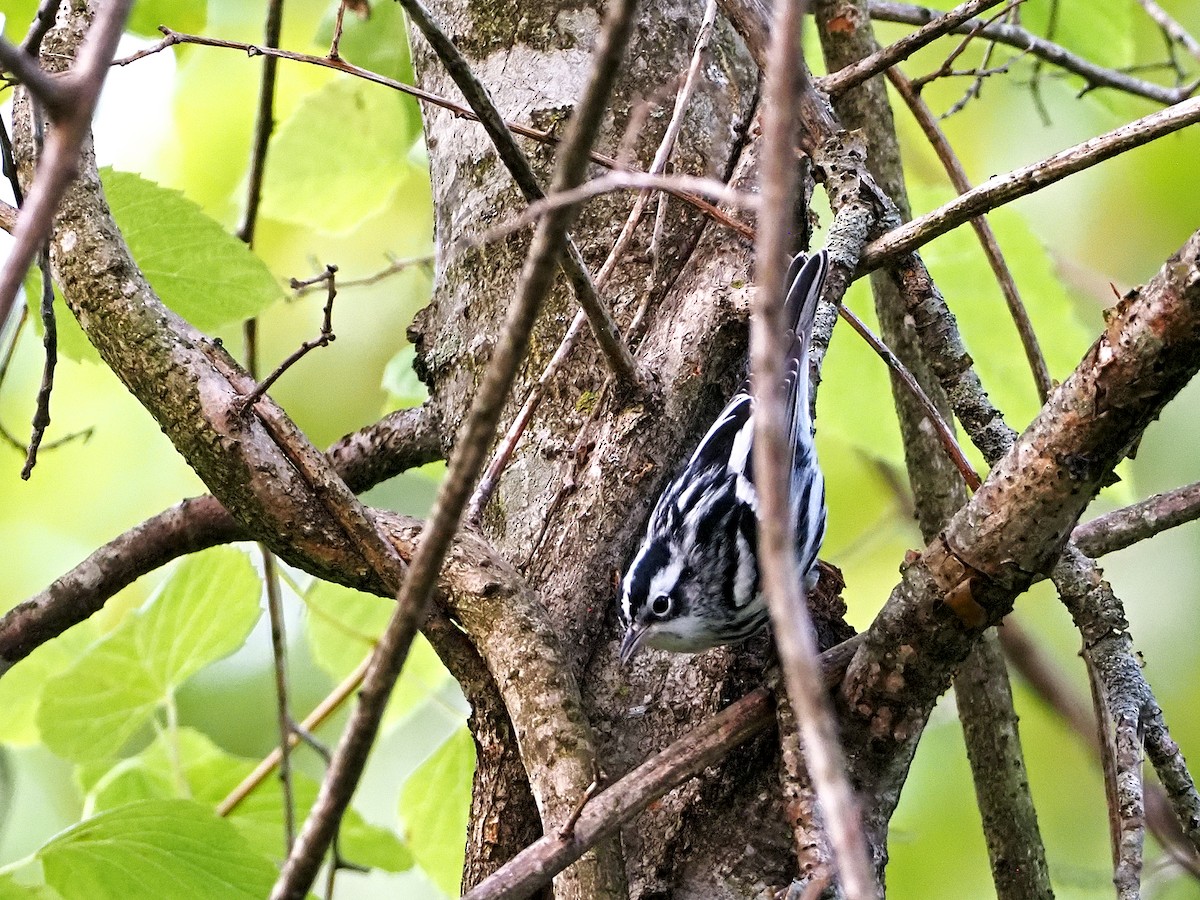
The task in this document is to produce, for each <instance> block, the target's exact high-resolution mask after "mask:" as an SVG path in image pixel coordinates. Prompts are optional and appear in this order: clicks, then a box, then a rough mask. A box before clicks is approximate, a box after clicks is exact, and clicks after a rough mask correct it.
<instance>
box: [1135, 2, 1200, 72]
mask: <svg viewBox="0 0 1200 900" xmlns="http://www.w3.org/2000/svg"><path fill="white" fill-rule="evenodd" d="M1138 3H1140V4H1141V5H1142V9H1144V10H1145V11H1146V15H1148V16H1149V17H1150V18H1151V19H1153V20H1154V22H1155V24H1157V25H1158V27H1159V28H1161V29H1162V32H1163V34H1165V35H1166V36H1167V40H1169V41H1174V42H1175V43H1176V44H1178V45H1179V46H1180V47H1182V48H1183V49H1184V50H1186V51H1187V52H1188V53H1190V54H1191V55H1192V56H1194V57H1195V58H1196V59H1197V60H1200V41H1198V40H1196V38H1195V37H1193V36H1192V34H1191V32H1189V31H1188V30H1187V29H1186V28H1184V27H1183V26H1182V25H1180V24H1179V22H1177V21H1176V20H1175V19H1174V18H1173V17H1172V16H1171V14H1170V13H1168V12H1167V11H1166V10H1165V9H1163V8H1162V7H1161V6H1159V5H1158V4H1157V3H1155V2H1154V0H1138Z"/></svg>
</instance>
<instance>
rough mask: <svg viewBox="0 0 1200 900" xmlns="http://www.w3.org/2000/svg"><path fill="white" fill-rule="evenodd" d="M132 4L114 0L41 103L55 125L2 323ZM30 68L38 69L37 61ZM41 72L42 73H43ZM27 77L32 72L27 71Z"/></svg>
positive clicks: (5, 279) (3, 274)
mask: <svg viewBox="0 0 1200 900" xmlns="http://www.w3.org/2000/svg"><path fill="white" fill-rule="evenodd" d="M132 5H133V0H112V2H110V3H106V4H104V5H103V6H102V7H101V8H100V9H99V11H98V12H97V14H96V20H95V22H94V23H93V24H92V28H91V29H90V33H89V35H88V37H87V39H86V40H85V41H84V43H83V46H81V47H80V48H79V53H78V56H77V57H76V58H75V64H74V66H73V68H72V69H71V71H70V72H68V73H67V74H65V75H60V76H58V77H57V78H56V79H55V81H54V84H55V87H54V88H53V90H51V91H50V93H49V94H43V95H42V96H41V98H40V99H41V101H42V103H43V105H44V107H45V109H46V112H47V113H49V115H50V117H51V120H52V121H53V122H54V124H55V127H54V129H53V130H52V131H51V132H50V133H49V135H47V140H46V148H45V152H44V153H43V155H42V157H41V159H40V160H39V161H38V167H37V175H36V177H35V178H34V181H33V184H32V185H31V186H30V187H29V189H28V190H27V191H26V196H25V202H24V204H22V206H21V212H20V214H19V215H18V217H17V224H16V227H15V228H14V229H13V243H12V246H11V247H10V248H9V251H8V258H7V259H6V260H5V262H4V265H3V267H2V268H0V322H3V321H6V320H7V319H8V314H9V310H10V309H11V308H12V304H13V301H14V300H15V299H16V296H17V291H18V290H19V289H20V287H21V281H22V280H23V279H24V278H25V272H26V270H27V269H28V268H29V264H30V263H31V262H32V261H33V259H34V258H35V257H36V256H37V253H38V250H39V248H40V247H42V245H43V244H44V243H45V241H46V237H47V235H49V233H50V226H51V223H52V221H53V219H54V213H55V211H56V210H57V209H58V205H59V202H60V201H61V200H62V197H63V194H64V193H65V192H66V190H67V186H68V185H69V184H70V182H71V180H72V179H73V178H74V177H75V171H76V167H77V166H78V163H79V154H80V152H81V149H82V147H83V143H84V140H85V139H86V137H87V134H88V128H89V126H90V125H91V121H92V113H93V112H95V109H96V101H97V100H98V99H99V97H100V89H101V88H102V87H103V86H104V78H105V76H106V75H107V74H108V67H109V63H110V61H111V60H112V57H113V53H115V52H116V49H117V41H119V40H120V38H121V33H122V30H123V29H124V27H125V19H126V17H127V16H128V15H129V9H130V7H131V6H132ZM0 48H10V49H11V50H12V51H13V53H15V54H16V56H12V55H11V54H10V56H9V57H8V58H6V59H5V58H3V57H0V59H3V61H4V62H5V64H6V65H13V64H16V65H25V63H23V62H19V61H18V59H17V57H19V58H20V60H33V58H32V57H29V56H27V55H26V54H25V53H24V51H20V50H17V49H16V48H13V47H12V45H11V44H8V43H7V42H5V41H3V39H0ZM31 65H34V66H36V61H33V62H32V63H31ZM39 71H40V70H39ZM25 74H28V71H26V72H25Z"/></svg>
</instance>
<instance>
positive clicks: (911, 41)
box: [817, 0, 1002, 96]
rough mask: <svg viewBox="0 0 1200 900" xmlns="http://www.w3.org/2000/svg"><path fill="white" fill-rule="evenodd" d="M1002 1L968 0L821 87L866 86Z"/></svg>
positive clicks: (828, 90)
mask: <svg viewBox="0 0 1200 900" xmlns="http://www.w3.org/2000/svg"><path fill="white" fill-rule="evenodd" d="M1000 2H1002V0H967V2H966V3H961V4H959V5H958V6H956V7H954V9H952V10H950V11H949V12H947V13H945V14H943V15H941V16H938V17H937V18H936V19H931V20H930V21H928V22H926V23H925V24H924V25H922V26H921V27H920V28H918V29H917V30H916V31H914V32H913V33H912V34H909V35H906V36H904V37H902V38H901V39H900V40H898V41H896V43H894V44H890V45H888V46H887V47H884V48H883V49H882V50H880V51H879V52H878V53H873V54H871V55H870V56H868V57H866V58H865V59H862V60H859V61H858V62H857V63H855V64H854V65H852V66H847V67H846V68H844V69H839V70H838V71H836V72H833V73H831V74H829V75H826V76H825V77H824V78H818V79H817V86H818V87H819V88H821V89H822V90H824V91H825V93H827V94H829V95H831V96H832V95H834V94H839V93H841V92H842V91H847V90H849V89H850V88H852V87H854V86H855V85H858V84H862V83H863V82H864V81H866V80H867V79H868V78H873V77H875V76H876V75H878V74H879V73H880V72H883V71H885V70H886V69H889V68H891V67H892V66H894V65H895V64H896V63H898V62H901V61H902V60H905V59H908V58H909V57H910V56H912V55H913V54H914V53H916V52H917V51H918V50H920V49H921V48H922V47H924V46H925V45H927V44H929V43H931V42H932V41H935V40H937V39H938V38H939V37H941V36H942V35H944V34H948V33H950V32H951V31H953V30H954V29H955V28H957V27H958V26H959V25H961V24H962V23H963V22H966V21H967V20H968V19H970V18H972V17H973V16H974V15H975V14H976V13H980V12H983V11H984V10H985V9H989V8H990V7H993V6H995V5H996V4H997V3H1000Z"/></svg>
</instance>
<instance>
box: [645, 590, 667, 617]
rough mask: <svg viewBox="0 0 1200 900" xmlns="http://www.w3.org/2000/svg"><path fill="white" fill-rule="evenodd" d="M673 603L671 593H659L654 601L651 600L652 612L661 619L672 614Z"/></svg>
mask: <svg viewBox="0 0 1200 900" xmlns="http://www.w3.org/2000/svg"><path fill="white" fill-rule="evenodd" d="M671 605H672V604H671V598H670V596H669V595H667V594H659V595H658V596H657V597H655V598H654V599H653V600H652V601H650V612H652V613H654V615H656V616H658V617H659V618H660V619H661V618H664V617H665V616H667V615H668V614H670V612H671Z"/></svg>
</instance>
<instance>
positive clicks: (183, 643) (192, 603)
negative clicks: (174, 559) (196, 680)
mask: <svg viewBox="0 0 1200 900" xmlns="http://www.w3.org/2000/svg"><path fill="white" fill-rule="evenodd" d="M259 595H260V584H259V579H258V576H257V575H256V574H255V572H254V567H253V566H252V565H251V564H250V560H249V559H248V558H247V556H246V554H245V553H242V552H241V551H240V550H234V549H232V548H229V547H220V548H217V549H214V550H207V551H205V552H204V553H199V554H196V555H194V556H191V557H188V559H186V560H185V561H184V562H183V564H182V565H181V566H180V567H179V568H178V569H177V570H176V571H175V573H174V574H173V575H172V576H171V578H170V580H169V581H168V582H167V583H166V585H164V587H163V590H162V593H160V594H159V596H158V598H157V599H155V600H153V601H152V602H151V604H150V606H149V608H148V609H146V610H145V611H144V612H143V613H142V614H141V615H140V616H135V617H134V618H135V621H137V627H138V637H139V646H140V649H141V651H142V654H143V658H144V659H145V660H146V664H147V666H148V668H149V669H150V671H152V672H154V673H155V676H156V677H157V678H158V681H159V684H160V685H161V686H162V688H163V689H164V690H171V689H173V688H176V687H178V686H179V685H180V684H182V683H183V682H184V681H186V680H187V679H188V678H190V677H191V676H192V675H194V674H196V673H197V672H199V671H200V670H201V669H203V668H204V667H205V666H208V665H210V664H211V663H214V662H216V661H217V660H219V659H223V658H224V657H226V656H228V655H229V654H230V653H233V651H235V650H237V649H238V648H239V647H241V646H242V644H243V643H245V640H246V636H247V635H249V634H250V630H251V629H252V628H253V627H254V623H255V622H257V621H258V618H259V616H260V615H261V614H262V607H261V606H260V604H259ZM139 620H140V621H139Z"/></svg>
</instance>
